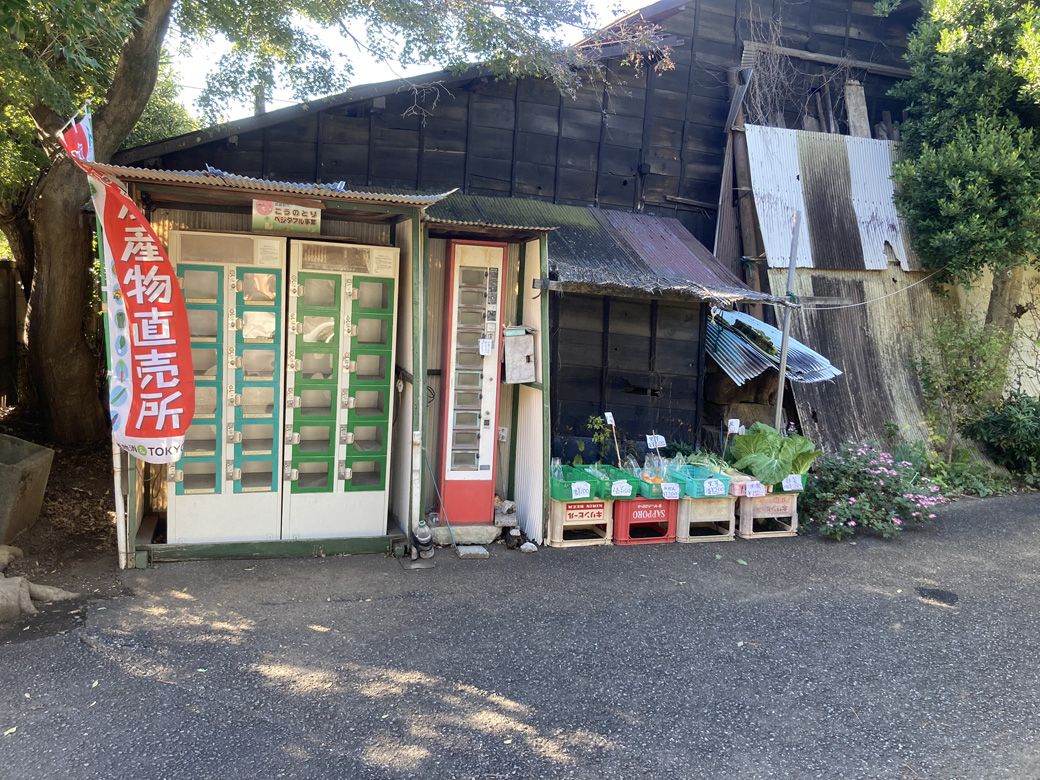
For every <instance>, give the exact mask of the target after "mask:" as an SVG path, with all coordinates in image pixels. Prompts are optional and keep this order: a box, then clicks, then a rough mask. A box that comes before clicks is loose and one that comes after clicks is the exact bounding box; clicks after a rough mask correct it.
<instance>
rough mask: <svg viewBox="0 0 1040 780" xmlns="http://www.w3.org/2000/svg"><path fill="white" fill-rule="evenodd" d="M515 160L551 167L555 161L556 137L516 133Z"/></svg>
mask: <svg viewBox="0 0 1040 780" xmlns="http://www.w3.org/2000/svg"><path fill="white" fill-rule="evenodd" d="M516 157H517V160H521V161H524V162H529V163H537V164H539V165H548V166H550V167H551V166H552V165H554V164H555V160H556V136H555V135H543V134H542V133H524V132H521V133H518V134H517V145H516Z"/></svg>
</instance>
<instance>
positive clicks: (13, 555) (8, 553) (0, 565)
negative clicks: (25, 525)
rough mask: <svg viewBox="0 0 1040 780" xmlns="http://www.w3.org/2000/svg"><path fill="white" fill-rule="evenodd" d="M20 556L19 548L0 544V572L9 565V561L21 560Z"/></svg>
mask: <svg viewBox="0 0 1040 780" xmlns="http://www.w3.org/2000/svg"><path fill="white" fill-rule="evenodd" d="M22 555H23V553H22V551H21V549H20V548H18V547H13V546H11V545H9V544H0V571H5V570H6V569H7V567H8V566H10V565H11V561H14V560H17V559H18V558H21V557H22Z"/></svg>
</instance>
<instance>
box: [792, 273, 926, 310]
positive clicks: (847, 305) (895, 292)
mask: <svg viewBox="0 0 1040 780" xmlns="http://www.w3.org/2000/svg"><path fill="white" fill-rule="evenodd" d="M942 270H943V269H941V268H940V269H939V270H938V271H932V272H931V273H930V274H928V276H926V277H924V278H923V279H918V280H917V281H916V282H911V283H910V284H908V285H906V286H905V287H900V288H899V289H898V290H893V291H892V292H890V293H885V294H884V295H879V296H878V297H877V298H871V299H869V300H866V301H860V302H859V303H845V304H842V305H840V306H811V305H810V306H806V305H804V304H803V305H802V307H801V308H802V310H803V311H836V310H838V309H854V308H855V307H857V306H866V305H868V304H871V303H877V302H878V301H883V300H885V298H891V297H892V296H893V295H898V294H899V293H901V292H905V291H906V290H909V289H910V288H911V287H916V286H917V285H919V284H923V283H924V282H927V281H928V280H929V279H931V278H932V277H933V276H935V275H936V274H939V273H941V272H942Z"/></svg>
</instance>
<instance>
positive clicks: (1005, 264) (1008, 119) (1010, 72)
mask: <svg viewBox="0 0 1040 780" xmlns="http://www.w3.org/2000/svg"><path fill="white" fill-rule="evenodd" d="M1038 9H1040V7H1038V6H1037V5H1036V4H1035V3H1033V2H1022V0H933V2H931V3H930V4H929V5H928V6H927V7H926V11H925V13H924V15H923V16H922V18H921V20H920V21H919V22H918V24H917V26H916V27H915V28H914V32H913V34H912V35H911V37H910V41H909V50H908V54H907V59H908V61H909V63H910V67H911V73H912V75H911V78H910V79H908V80H907V81H905V82H903V83H901V84H899V85H898V86H897V87H896V88H895V89H894V94H895V95H896V96H898V97H901V98H902V99H904V100H905V101H906V102H907V106H908V114H909V117H908V119H907V121H906V122H905V123H904V124H903V127H902V137H903V143H902V156H903V160H902V162H900V163H899V164H897V166H896V171H895V179H896V183H897V196H896V197H897V203H898V205H899V207H900V210H901V211H902V213H903V215H904V216H905V217H906V219H907V221H908V222H909V224H910V228H911V232H912V235H913V240H914V246H915V249H916V250H917V253H918V255H919V256H920V257H921V259H922V261H923V262H924V263H925V264H926V265H927V266H928V267H930V268H934V269H941V270H942V271H943V277H944V278H945V279H947V280H952V281H956V282H962V283H971V282H974V281H975V280H976V279H977V278H978V277H979V275H980V274H981V272H982V271H983V270H984V269H986V268H989V269H991V270H994V271H998V270H1000V269H1008V268H1013V267H1017V266H1021V265H1023V264H1025V263H1028V262H1035V259H1036V254H1035V250H1036V246H1037V245H1038V243H1040V150H1038V149H1037V143H1036V139H1035V136H1034V132H1033V128H1034V127H1035V126H1036V124H1037V119H1038V117H1040V110H1038V102H1037V101H1038V99H1040V38H1038V29H1040V10H1038Z"/></svg>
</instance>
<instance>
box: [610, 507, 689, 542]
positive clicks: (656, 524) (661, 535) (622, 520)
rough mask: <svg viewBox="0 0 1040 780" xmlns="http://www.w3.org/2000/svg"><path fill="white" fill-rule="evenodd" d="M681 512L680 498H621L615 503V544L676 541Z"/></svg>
mask: <svg viewBox="0 0 1040 780" xmlns="http://www.w3.org/2000/svg"><path fill="white" fill-rule="evenodd" d="M678 513H679V502H678V501H666V500H664V499H657V500H656V501H651V500H646V499H639V500H636V501H617V502H615V503H614V544H666V543H669V542H674V541H675V524H676V520H677V518H678Z"/></svg>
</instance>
